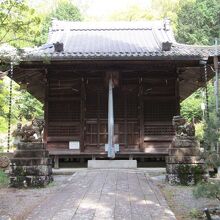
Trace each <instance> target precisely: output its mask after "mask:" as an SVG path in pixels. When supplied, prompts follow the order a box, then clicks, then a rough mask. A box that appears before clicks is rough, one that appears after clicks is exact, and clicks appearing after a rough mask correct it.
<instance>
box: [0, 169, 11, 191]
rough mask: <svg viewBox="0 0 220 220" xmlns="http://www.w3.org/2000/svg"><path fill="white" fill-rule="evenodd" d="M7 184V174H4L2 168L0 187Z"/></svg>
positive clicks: (0, 171)
mask: <svg viewBox="0 0 220 220" xmlns="http://www.w3.org/2000/svg"><path fill="white" fill-rule="evenodd" d="M8 184H9V179H8V176H7V175H6V174H5V172H4V171H3V170H0V188H1V187H6V186H8Z"/></svg>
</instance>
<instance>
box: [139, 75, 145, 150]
mask: <svg viewBox="0 0 220 220" xmlns="http://www.w3.org/2000/svg"><path fill="white" fill-rule="evenodd" d="M143 89H144V88H143V80H142V78H139V120H140V151H144V97H143Z"/></svg>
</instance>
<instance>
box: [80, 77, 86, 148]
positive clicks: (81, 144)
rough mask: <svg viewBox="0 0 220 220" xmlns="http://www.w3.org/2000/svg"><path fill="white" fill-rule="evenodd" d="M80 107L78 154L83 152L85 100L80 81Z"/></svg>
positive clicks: (83, 84) (83, 86)
mask: <svg viewBox="0 0 220 220" xmlns="http://www.w3.org/2000/svg"><path fill="white" fill-rule="evenodd" d="M80 100H81V103H80V104H81V106H80V152H83V151H84V150H85V146H84V144H85V111H86V109H85V100H86V91H85V80H84V78H82V79H81V99H80Z"/></svg>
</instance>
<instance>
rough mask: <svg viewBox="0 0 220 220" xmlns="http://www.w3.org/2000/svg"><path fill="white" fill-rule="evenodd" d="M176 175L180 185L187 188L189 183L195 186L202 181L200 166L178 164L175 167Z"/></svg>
mask: <svg viewBox="0 0 220 220" xmlns="http://www.w3.org/2000/svg"><path fill="white" fill-rule="evenodd" d="M177 174H178V178H179V181H180V185H184V186H187V185H189V183H191V182H194V184H197V183H199V182H201V181H202V179H203V168H202V167H201V166H200V165H195V166H192V165H188V164H179V165H178V166H177Z"/></svg>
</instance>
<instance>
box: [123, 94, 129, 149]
mask: <svg viewBox="0 0 220 220" xmlns="http://www.w3.org/2000/svg"><path fill="white" fill-rule="evenodd" d="M127 97H128V95H127V94H126V93H125V95H124V129H125V130H124V135H125V136H124V138H125V139H124V142H125V148H127V147H128V115H127V102H128V101H127V100H128V98H127Z"/></svg>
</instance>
